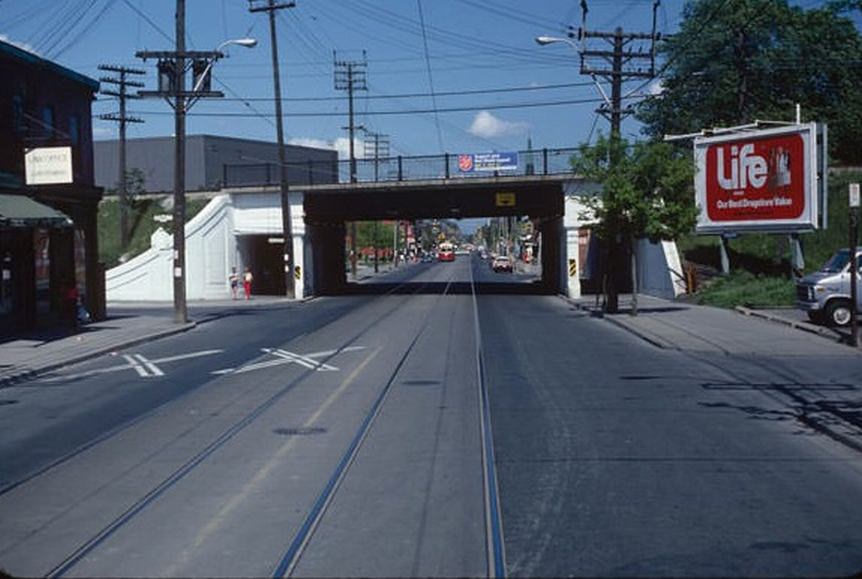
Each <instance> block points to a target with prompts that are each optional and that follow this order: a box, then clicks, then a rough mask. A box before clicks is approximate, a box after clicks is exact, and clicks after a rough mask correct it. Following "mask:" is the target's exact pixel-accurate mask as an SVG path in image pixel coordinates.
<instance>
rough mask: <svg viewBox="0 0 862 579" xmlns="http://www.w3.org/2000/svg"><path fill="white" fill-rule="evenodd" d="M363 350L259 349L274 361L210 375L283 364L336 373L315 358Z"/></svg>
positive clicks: (235, 372)
mask: <svg viewBox="0 0 862 579" xmlns="http://www.w3.org/2000/svg"><path fill="white" fill-rule="evenodd" d="M364 349H365V346H347V347H346V348H341V349H338V350H324V351H322V352H312V353H311V354H296V353H294V352H288V351H287V350H282V349H281V348H261V351H262V352H265V353H267V354H272V355H273V356H275V358H276V359H275V360H264V361H262V362H255V363H254V364H249V365H247V366H241V367H239V368H224V369H222V370H215V371H214V372H212V373H213V374H244V373H245V372H252V371H254V370H261V369H263V368H272V367H273V366H281V365H284V364H299V365H300V366H303V367H305V368H308V369H309V370H315V371H317V372H337V371H338V368H336V367H335V366H332V365H330V364H324V363H323V362H318V361H317V360H316V358H328V357H330V356H334V355H336V354H341V353H343V352H355V351H356V350H364Z"/></svg>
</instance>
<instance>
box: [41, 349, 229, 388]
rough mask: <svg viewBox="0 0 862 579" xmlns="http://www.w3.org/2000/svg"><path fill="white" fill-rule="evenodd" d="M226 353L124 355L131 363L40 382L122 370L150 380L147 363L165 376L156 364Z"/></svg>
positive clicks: (54, 377) (159, 374)
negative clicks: (157, 356) (159, 356)
mask: <svg viewBox="0 0 862 579" xmlns="http://www.w3.org/2000/svg"><path fill="white" fill-rule="evenodd" d="M222 352H224V350H201V351H200V352H191V353H189V354H179V355H176V356H168V357H166V358H158V359H156V360H147V359H146V358H144V357H143V356H140V355H137V356H138V358H137V359H135V358H132V357H131V356H128V355H125V354H124V355H123V358H125V359H126V360H128V361H129V363H128V364H121V365H119V366H111V367H109V368H99V369H97V370H88V371H86V372H79V373H77V374H66V375H60V376H46V377H44V378H40V379H39V381H40V382H62V381H65V380H76V379H78V378H87V377H89V376H96V375H98V374H107V373H109V372H119V371H121V370H129V369H134V370H135V371H136V372H137V373H138V375H139V376H141V377H144V378H149V377H150V374H149V373H148V372H147V370H146V368H145V367H144V366H143V365H142V363H146V364H147V365H151V366H152V368H155V370H152V368H151V369H150V371H151V372H153V375H157V376H163V375H164V372H163V371H162V370H161V369H160V368H159V367H158V366H156V364H162V363H164V362H176V361H178V360H188V359H190V358H200V357H203V356H212V355H214V354H220V353H222ZM142 371H143V373H141V372H142Z"/></svg>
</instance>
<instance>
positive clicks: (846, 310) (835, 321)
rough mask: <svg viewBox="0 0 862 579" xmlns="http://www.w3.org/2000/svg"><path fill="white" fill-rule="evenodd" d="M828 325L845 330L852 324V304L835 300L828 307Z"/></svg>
mask: <svg viewBox="0 0 862 579" xmlns="http://www.w3.org/2000/svg"><path fill="white" fill-rule="evenodd" d="M826 323H828V324H829V325H830V326H836V327H839V328H843V327H844V326H847V325H849V324H850V302H849V301H847V300H834V301H831V302H829V305H827V306H826Z"/></svg>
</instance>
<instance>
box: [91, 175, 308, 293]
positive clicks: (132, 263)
mask: <svg viewBox="0 0 862 579" xmlns="http://www.w3.org/2000/svg"><path fill="white" fill-rule="evenodd" d="M303 200H304V195H303V194H302V193H301V192H294V191H292V192H291V193H290V205H291V222H292V233H293V248H294V262H295V265H296V266H298V267H299V273H300V276H299V277H300V279H299V280H298V281H297V282H296V297H297V298H298V299H301V298H303V297H304V296H305V295H306V293H308V291H309V290H310V289H311V288H310V280H311V279H312V272H311V271H306V268H305V267H304V266H305V264H306V263H308V264H310V263H311V259H310V258H308V256H307V253H308V252H309V251H310V248H308V247H306V244H305V212H304V209H303ZM185 231H186V298H187V299H189V300H221V299H230V298H231V292H230V285H229V283H228V276H229V274H230V271H231V268H232V267H235V268H236V270H237V272H239V273H240V274H241V273H242V271H243V270H244V269H245V265H246V264H244V263H242V255H241V253H240V251H239V238H240V237H241V236H243V235H272V236H281V235H282V224H281V206H280V197H279V193H252V194H243V195H219V196H218V197H215V198H213V199H212V201H210V202H209V203H208V204H207V206H206V207H204V209H203V210H202V211H201V212H200V213H198V214H197V215H195V217H194V218H193V219H191V220H190V221H189V222H188V223H186V227H185ZM172 267H173V237H172V235H171V234H169V233H167V232H166V231H164V230H163V229H161V228H160V229H158V230H156V232H155V233H153V235H152V237H151V238H150V249H148V250H147V251H145V252H144V253H142V254H140V255H138V256H136V257H134V258H133V259H131V260H129V261H127V262H126V263H124V264H121V265H119V266H117V267H114V268H112V269H110V270H108V271H107V272H106V273H105V285H106V292H107V299H108V301H173V291H174V290H173V279H172V277H171V274H172V271H171V270H172Z"/></svg>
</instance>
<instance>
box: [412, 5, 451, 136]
mask: <svg viewBox="0 0 862 579" xmlns="http://www.w3.org/2000/svg"><path fill="white" fill-rule="evenodd" d="M416 6H417V8H418V9H419V23H420V25H421V26H422V46H423V49H424V51H425V67H426V69H427V71H428V85H429V87H430V89H431V105H432V106H433V107H434V110H435V111H436V110H437V96H436V95H435V94H434V74H433V72H432V69H431V54H430V52H429V51H428V35H427V27H426V26H425V14H424V11H423V10H422V0H416ZM434 122H435V124H436V126H437V143H438V144H439V145H440V151H441V152H442V151H444V150H445V149H446V148H445V147H444V146H443V130H442V129H441V128H440V116H439V114H438V113H436V112H435V113H434Z"/></svg>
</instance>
